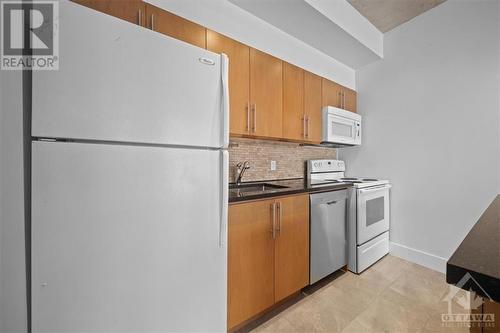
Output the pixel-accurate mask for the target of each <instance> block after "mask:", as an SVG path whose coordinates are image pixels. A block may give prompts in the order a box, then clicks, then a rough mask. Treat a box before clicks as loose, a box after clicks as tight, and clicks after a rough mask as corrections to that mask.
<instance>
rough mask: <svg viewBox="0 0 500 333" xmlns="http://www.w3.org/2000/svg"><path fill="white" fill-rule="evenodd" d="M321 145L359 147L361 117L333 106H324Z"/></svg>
mask: <svg viewBox="0 0 500 333" xmlns="http://www.w3.org/2000/svg"><path fill="white" fill-rule="evenodd" d="M322 143H325V144H334V145H340V146H359V145H361V116H360V115H359V114H357V113H354V112H350V111H346V110H343V109H339V108H336V107H333V106H325V107H324V108H323V140H322Z"/></svg>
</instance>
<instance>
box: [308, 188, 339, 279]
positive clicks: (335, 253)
mask: <svg viewBox="0 0 500 333" xmlns="http://www.w3.org/2000/svg"><path fill="white" fill-rule="evenodd" d="M309 198H310V204H311V205H310V207H311V254H310V255H311V271H310V283H311V284H313V283H315V282H318V281H319V280H321V279H322V278H324V277H325V276H327V275H329V274H331V273H333V272H335V271H336V270H338V269H340V268H342V267H343V266H345V265H346V264H347V253H346V251H347V244H346V226H347V220H346V219H347V216H346V209H347V190H339V191H332V192H323V193H317V194H311V195H310V197H309Z"/></svg>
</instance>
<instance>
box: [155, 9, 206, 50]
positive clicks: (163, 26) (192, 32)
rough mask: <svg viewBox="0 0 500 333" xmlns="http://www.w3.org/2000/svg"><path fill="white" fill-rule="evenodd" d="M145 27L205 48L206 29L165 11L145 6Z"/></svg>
mask: <svg viewBox="0 0 500 333" xmlns="http://www.w3.org/2000/svg"><path fill="white" fill-rule="evenodd" d="M146 21H147V25H146V26H147V27H148V28H149V29H151V30H154V31H157V32H159V33H162V34H164V35H167V36H170V37H173V38H176V39H180V40H182V41H184V42H186V43H189V44H193V45H196V46H199V47H202V48H205V47H206V43H205V38H206V29H205V27H202V26H201V25H199V24H196V23H194V22H191V21H188V20H186V19H184V18H182V17H179V16H177V15H174V14H172V13H170V12H167V11H166V10H163V9H161V8H158V7H155V6H153V5H150V4H146Z"/></svg>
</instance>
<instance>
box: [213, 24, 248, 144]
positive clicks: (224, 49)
mask: <svg viewBox="0 0 500 333" xmlns="http://www.w3.org/2000/svg"><path fill="white" fill-rule="evenodd" d="M207 49H208V50H210V51H212V52H216V53H225V54H226V55H227V56H228V58H229V103H230V113H231V114H230V117H229V121H230V126H229V131H230V133H231V134H237V135H242V134H250V109H249V100H250V47H248V46H246V45H245V44H241V43H239V42H237V41H235V40H233V39H231V38H229V37H226V36H224V35H221V34H219V33H217V32H215V31H212V30H207Z"/></svg>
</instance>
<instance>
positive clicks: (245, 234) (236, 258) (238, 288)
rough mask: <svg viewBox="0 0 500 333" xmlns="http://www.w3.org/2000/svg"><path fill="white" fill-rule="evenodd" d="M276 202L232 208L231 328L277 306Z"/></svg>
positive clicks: (230, 215)
mask: <svg viewBox="0 0 500 333" xmlns="http://www.w3.org/2000/svg"><path fill="white" fill-rule="evenodd" d="M273 203H274V201H273V200H264V201H256V202H252V203H246V204H236V205H231V206H229V228H228V232H229V234H228V329H231V328H233V327H235V326H236V325H238V324H240V323H242V322H243V321H245V320H247V319H249V318H251V317H252V316H254V315H256V314H258V313H259V312H261V311H263V310H265V309H266V308H268V307H270V306H272V305H273V304H274V239H273V233H272V228H273Z"/></svg>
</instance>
